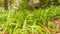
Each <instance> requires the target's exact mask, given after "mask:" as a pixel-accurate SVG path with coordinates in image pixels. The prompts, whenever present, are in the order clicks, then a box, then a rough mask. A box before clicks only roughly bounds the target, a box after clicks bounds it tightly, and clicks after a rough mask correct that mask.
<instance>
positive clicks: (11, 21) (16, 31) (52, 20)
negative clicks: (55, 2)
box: [0, 7, 60, 34]
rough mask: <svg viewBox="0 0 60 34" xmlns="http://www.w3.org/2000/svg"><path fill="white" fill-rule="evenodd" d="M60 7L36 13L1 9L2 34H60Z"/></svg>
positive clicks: (0, 23)
mask: <svg viewBox="0 0 60 34" xmlns="http://www.w3.org/2000/svg"><path fill="white" fill-rule="evenodd" d="M59 26H60V7H52V8H46V9H39V10H34V11H28V10H21V11H19V12H17V11H15V10H12V9H11V10H8V11H6V10H4V9H2V8H0V34H57V33H60V29H59Z"/></svg>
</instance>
